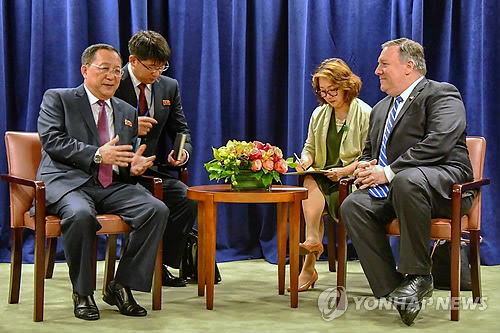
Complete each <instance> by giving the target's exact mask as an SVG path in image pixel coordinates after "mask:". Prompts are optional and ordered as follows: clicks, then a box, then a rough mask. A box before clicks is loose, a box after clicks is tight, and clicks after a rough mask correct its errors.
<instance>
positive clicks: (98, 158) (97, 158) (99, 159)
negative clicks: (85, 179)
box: [94, 149, 102, 164]
mask: <svg viewBox="0 0 500 333" xmlns="http://www.w3.org/2000/svg"><path fill="white" fill-rule="evenodd" d="M101 162H102V155H101V152H100V151H99V149H97V151H96V152H95V155H94V163H95V164H101Z"/></svg>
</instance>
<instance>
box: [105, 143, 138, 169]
mask: <svg viewBox="0 0 500 333" xmlns="http://www.w3.org/2000/svg"><path fill="white" fill-rule="evenodd" d="M119 140H120V138H119V136H118V135H117V136H115V137H114V138H113V139H112V140H111V141H109V142H106V143H105V144H104V145H102V146H101V147H99V152H100V153H101V156H102V162H101V163H104V164H112V165H118V166H120V167H124V168H126V167H128V164H129V163H130V162H132V158H133V157H134V152H133V151H132V149H133V147H132V146H131V145H120V146H115V145H116V144H117V143H118V141H119Z"/></svg>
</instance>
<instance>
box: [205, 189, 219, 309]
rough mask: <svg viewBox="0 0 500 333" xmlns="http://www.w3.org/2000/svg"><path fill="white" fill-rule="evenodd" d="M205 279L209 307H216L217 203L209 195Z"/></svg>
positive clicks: (206, 222)
mask: <svg viewBox="0 0 500 333" xmlns="http://www.w3.org/2000/svg"><path fill="white" fill-rule="evenodd" d="M205 205H206V206H205V214H206V215H205V227H206V229H205V241H206V243H205V249H206V252H205V281H206V288H207V300H206V301H207V309H208V310H212V309H213V308H214V282H215V281H214V280H215V235H216V230H217V203H216V202H214V197H213V196H209V198H208V199H207V200H206V201H205Z"/></svg>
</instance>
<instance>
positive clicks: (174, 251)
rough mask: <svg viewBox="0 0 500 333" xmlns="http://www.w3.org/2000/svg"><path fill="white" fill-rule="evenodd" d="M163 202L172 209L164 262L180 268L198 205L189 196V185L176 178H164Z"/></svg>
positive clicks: (166, 232)
mask: <svg viewBox="0 0 500 333" xmlns="http://www.w3.org/2000/svg"><path fill="white" fill-rule="evenodd" d="M163 202H164V203H165V204H166V205H167V207H168V208H169V210H170V214H169V216H168V223H167V227H166V229H165V233H164V235H163V263H164V264H165V265H167V266H170V267H173V268H179V266H180V263H181V259H182V255H183V253H184V248H185V247H186V241H187V237H188V234H189V232H190V231H191V229H192V228H193V225H194V222H195V221H196V217H197V215H198V205H197V203H196V201H193V200H189V199H188V198H187V186H186V185H185V184H184V183H183V182H181V181H180V180H178V179H175V178H163Z"/></svg>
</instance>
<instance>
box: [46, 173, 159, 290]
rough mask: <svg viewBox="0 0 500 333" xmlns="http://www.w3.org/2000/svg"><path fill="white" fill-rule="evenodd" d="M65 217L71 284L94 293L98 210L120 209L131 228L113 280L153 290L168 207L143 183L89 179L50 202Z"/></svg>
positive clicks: (63, 225) (50, 210) (63, 226)
mask: <svg viewBox="0 0 500 333" xmlns="http://www.w3.org/2000/svg"><path fill="white" fill-rule="evenodd" d="M47 212H48V213H50V214H54V215H57V216H59V217H60V218H61V240H62V244H63V248H64V254H65V256H66V261H67V264H68V267H69V275H70V279H71V282H72V284H73V290H74V291H75V292H77V293H78V294H79V295H82V296H86V295H91V294H92V293H93V291H94V287H93V284H92V269H91V268H92V251H93V242H94V239H95V237H96V232H97V231H98V230H99V229H100V225H99V224H98V222H97V219H96V214H103V213H106V214H117V215H120V216H121V217H122V218H123V220H124V221H125V222H126V223H127V224H128V225H130V226H131V227H132V228H133V231H132V232H130V234H129V241H128V246H127V248H126V249H125V251H124V253H123V256H122V258H121V259H120V263H119V265H118V269H117V271H116V275H115V280H116V281H117V282H119V283H121V284H123V285H125V286H128V287H130V288H131V289H133V290H139V291H145V292H148V291H150V290H151V285H152V277H153V270H154V263H155V258H156V252H157V249H158V244H159V241H160V239H161V235H163V232H164V230H165V224H166V218H165V217H166V216H168V209H167V207H166V206H165V204H164V203H163V202H161V201H160V200H158V199H156V198H155V197H153V196H152V195H151V194H150V193H149V192H148V191H147V190H146V189H145V188H143V187H142V186H136V185H131V184H124V183H119V182H113V184H111V185H110V186H108V187H107V188H103V187H102V186H101V185H100V184H95V183H94V181H93V180H92V179H91V180H90V181H89V182H87V183H86V184H84V185H83V186H81V187H80V188H78V189H77V190H74V191H72V192H69V193H67V194H66V195H65V196H63V197H62V198H61V199H60V200H59V201H58V202H57V203H55V204H53V205H51V206H49V207H47Z"/></svg>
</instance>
